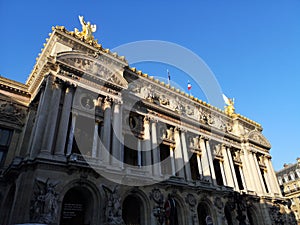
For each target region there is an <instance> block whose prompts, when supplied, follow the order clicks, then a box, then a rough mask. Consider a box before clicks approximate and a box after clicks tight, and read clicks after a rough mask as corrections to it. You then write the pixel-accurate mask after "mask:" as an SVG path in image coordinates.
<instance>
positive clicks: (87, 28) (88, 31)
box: [75, 16, 97, 41]
mask: <svg viewBox="0 0 300 225" xmlns="http://www.w3.org/2000/svg"><path fill="white" fill-rule="evenodd" d="M78 18H79V21H80V23H81V26H82V31H79V30H78V29H77V28H75V34H76V35H77V36H78V37H84V39H85V40H86V41H91V40H93V39H94V36H93V33H94V32H96V29H97V26H96V25H95V24H94V25H91V23H90V22H89V21H88V22H85V21H84V18H83V16H78Z"/></svg>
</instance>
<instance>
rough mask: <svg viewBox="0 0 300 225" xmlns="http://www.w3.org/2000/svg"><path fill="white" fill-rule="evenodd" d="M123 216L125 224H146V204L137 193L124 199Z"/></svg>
mask: <svg viewBox="0 0 300 225" xmlns="http://www.w3.org/2000/svg"><path fill="white" fill-rule="evenodd" d="M122 209H123V210H122V218H123V220H124V222H125V224H128V225H142V224H144V218H143V215H144V206H143V203H142V201H141V199H140V198H139V197H137V196H135V195H129V196H127V197H126V198H125V199H124V201H123V207H122Z"/></svg>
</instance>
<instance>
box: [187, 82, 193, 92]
mask: <svg viewBox="0 0 300 225" xmlns="http://www.w3.org/2000/svg"><path fill="white" fill-rule="evenodd" d="M191 89H192V85H191V83H190V81H188V90H189V91H190V90H191Z"/></svg>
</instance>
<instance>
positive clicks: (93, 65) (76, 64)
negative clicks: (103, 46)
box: [57, 52, 128, 88]
mask: <svg viewBox="0 0 300 225" xmlns="http://www.w3.org/2000/svg"><path fill="white" fill-rule="evenodd" d="M57 62H59V63H61V64H63V65H66V66H68V67H73V68H74V69H76V70H79V71H81V72H83V73H85V74H86V76H87V77H88V74H91V75H93V76H94V78H98V79H101V80H102V81H103V82H105V83H112V84H113V85H118V86H121V87H124V88H127V86H128V83H127V81H126V80H125V79H124V78H123V76H122V75H121V72H122V67H120V66H118V65H115V62H114V61H113V60H112V59H109V58H107V57H105V56H100V57H98V58H97V59H95V58H93V57H92V56H89V55H86V54H84V53H74V52H68V53H61V54H59V55H58V56H57Z"/></svg>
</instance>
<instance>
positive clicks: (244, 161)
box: [241, 144, 255, 191]
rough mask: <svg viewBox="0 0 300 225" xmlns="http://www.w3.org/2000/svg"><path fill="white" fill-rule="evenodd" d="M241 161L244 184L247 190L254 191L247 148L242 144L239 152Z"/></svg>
mask: <svg viewBox="0 0 300 225" xmlns="http://www.w3.org/2000/svg"><path fill="white" fill-rule="evenodd" d="M241 161H242V164H243V172H244V178H245V184H246V186H247V190H250V191H254V190H255V184H254V183H253V182H254V179H253V175H252V172H253V170H252V168H251V164H250V158H249V156H248V151H247V148H246V146H245V145H244V144H242V150H241Z"/></svg>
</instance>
